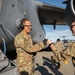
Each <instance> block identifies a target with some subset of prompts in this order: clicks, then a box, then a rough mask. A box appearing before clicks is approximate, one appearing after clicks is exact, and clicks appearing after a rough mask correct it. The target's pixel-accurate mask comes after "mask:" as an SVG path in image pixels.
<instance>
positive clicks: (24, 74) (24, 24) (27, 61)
mask: <svg viewBox="0 0 75 75" xmlns="http://www.w3.org/2000/svg"><path fill="white" fill-rule="evenodd" d="M20 27H21V28H22V31H21V32H20V33H19V34H18V35H17V36H16V37H15V40H14V44H15V47H16V53H17V59H16V64H17V68H18V70H19V73H20V74H21V75H33V53H34V52H37V51H40V50H41V49H43V48H44V47H45V45H48V46H49V47H51V49H52V50H53V51H55V50H56V48H55V47H54V45H53V43H52V41H50V40H47V39H45V40H43V42H40V43H37V44H33V42H32V38H31V36H30V34H29V33H30V31H31V22H30V21H29V20H28V19H26V18H24V19H22V21H21V25H20Z"/></svg>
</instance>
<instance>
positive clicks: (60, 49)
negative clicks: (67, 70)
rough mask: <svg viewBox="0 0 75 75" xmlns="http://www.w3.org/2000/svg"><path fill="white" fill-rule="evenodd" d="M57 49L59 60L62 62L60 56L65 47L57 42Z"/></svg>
mask: <svg viewBox="0 0 75 75" xmlns="http://www.w3.org/2000/svg"><path fill="white" fill-rule="evenodd" d="M55 47H56V49H57V50H58V51H57V54H56V55H57V56H58V58H59V60H61V54H60V52H62V51H63V50H64V45H63V43H61V42H57V43H56V44H55Z"/></svg>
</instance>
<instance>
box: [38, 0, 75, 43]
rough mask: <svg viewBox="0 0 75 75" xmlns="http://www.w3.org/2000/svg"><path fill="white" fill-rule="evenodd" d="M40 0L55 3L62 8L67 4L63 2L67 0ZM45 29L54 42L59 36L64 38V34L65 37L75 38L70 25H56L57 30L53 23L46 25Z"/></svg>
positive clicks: (48, 37)
mask: <svg viewBox="0 0 75 75" xmlns="http://www.w3.org/2000/svg"><path fill="white" fill-rule="evenodd" d="M38 1H41V2H44V3H47V4H51V5H55V6H59V7H62V8H65V7H66V5H65V4H63V3H62V2H64V1H65V0H38ZM44 30H45V33H46V38H47V39H50V40H52V41H53V42H56V40H57V39H58V38H60V39H61V40H63V36H64V37H65V39H71V40H75V36H72V33H71V31H70V29H69V27H68V25H66V26H63V25H62V26H56V29H55V30H54V29H53V26H52V25H45V26H44Z"/></svg>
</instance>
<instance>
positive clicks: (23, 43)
mask: <svg viewBox="0 0 75 75" xmlns="http://www.w3.org/2000/svg"><path fill="white" fill-rule="evenodd" d="M15 46H16V47H20V48H21V49H23V50H25V51H26V52H29V53H32V52H37V51H40V50H41V49H43V48H44V43H43V42H40V43H38V44H35V45H33V44H30V43H28V40H26V39H25V38H19V39H15Z"/></svg>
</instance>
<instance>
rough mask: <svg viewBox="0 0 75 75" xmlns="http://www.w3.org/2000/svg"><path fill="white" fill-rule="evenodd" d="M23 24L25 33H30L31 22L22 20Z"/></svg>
mask: <svg viewBox="0 0 75 75" xmlns="http://www.w3.org/2000/svg"><path fill="white" fill-rule="evenodd" d="M23 25H24V31H25V32H26V33H30V31H31V22H30V21H25V22H23Z"/></svg>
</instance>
